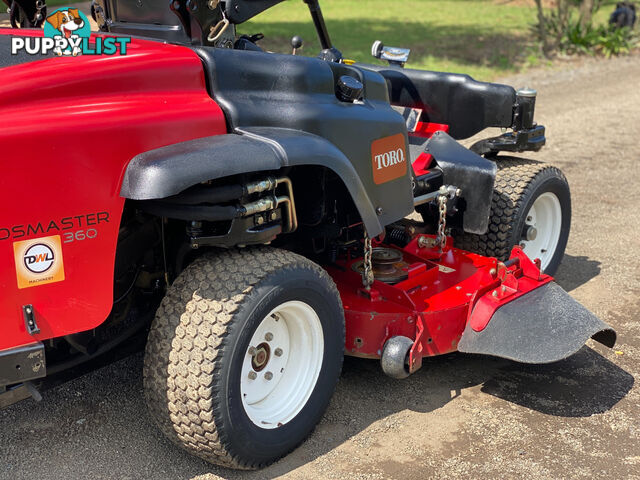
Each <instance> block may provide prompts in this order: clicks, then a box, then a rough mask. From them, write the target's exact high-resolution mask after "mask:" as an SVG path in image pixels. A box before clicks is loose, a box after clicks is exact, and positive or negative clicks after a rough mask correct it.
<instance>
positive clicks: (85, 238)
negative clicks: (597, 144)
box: [0, 0, 615, 468]
mask: <svg viewBox="0 0 640 480" xmlns="http://www.w3.org/2000/svg"><path fill="white" fill-rule="evenodd" d="M304 1H305V3H306V4H307V5H308V7H309V11H310V15H311V19H312V20H313V22H314V24H315V27H316V30H317V33H318V36H319V40H320V45H321V48H322V49H321V51H320V53H319V55H318V56H317V57H315V58H310V57H303V56H299V55H296V53H297V50H299V48H300V47H301V44H302V42H301V39H300V38H299V37H294V39H293V40H292V47H293V54H289V55H282V54H275V53H270V52H267V51H264V50H263V49H262V48H261V47H260V40H261V39H262V38H263V35H262V34H260V33H257V32H256V33H254V34H252V35H248V34H243V35H240V34H239V33H237V31H236V27H237V25H239V24H241V23H243V22H245V21H247V20H248V19H250V18H252V17H254V16H255V15H257V14H259V13H260V12H262V11H264V10H265V9H267V8H269V7H271V6H273V5H275V4H277V3H279V0H226V1H218V0H208V1H205V0H172V1H169V0H149V1H146V2H144V3H142V2H136V1H134V0H94V2H93V5H92V14H93V15H94V17H95V20H96V22H97V24H98V26H99V28H100V30H101V31H100V32H98V33H92V34H91V35H90V36H87V40H88V41H87V45H88V46H89V47H91V48H92V50H91V52H92V53H91V54H88V53H86V52H87V50H86V48H87V47H86V46H85V47H82V48H84V50H82V52H84V53H82V52H79V51H77V50H76V47H74V49H73V51H72V52H71V51H70V50H65V49H64V48H59V49H58V50H57V52H55V51H51V52H49V53H46V54H45V53H38V54H33V53H32V52H33V50H34V47H33V46H34V45H36V44H38V42H40V43H42V45H45V44H46V42H45V41H44V40H46V38H45V37H44V36H43V31H42V30H37V29H31V30H28V29H4V30H2V31H0V67H1V70H0V71H1V72H2V83H1V84H0V114H1V115H2V118H4V119H5V122H4V127H3V128H2V129H1V130H0V149H1V151H2V154H3V158H4V167H3V173H2V176H1V177H0V186H1V189H0V192H1V193H0V194H1V195H2V199H3V201H2V205H3V206H2V210H1V213H0V266H1V268H0V287H1V289H2V290H1V292H2V293H1V295H0V318H1V323H0V406H7V405H9V404H11V403H14V402H16V401H18V400H21V399H25V398H29V397H36V398H38V397H40V396H41V395H40V393H39V391H40V390H41V389H40V386H41V385H42V384H43V382H44V381H45V379H47V378H48V379H51V378H52V375H55V374H57V373H58V372H61V371H62V370H65V369H68V368H70V367H73V366H76V365H79V364H80V363H82V362H85V361H88V360H91V359H94V358H96V357H98V356H101V355H103V354H105V353H106V352H107V351H109V350H114V349H117V348H120V347H121V346H122V345H123V344H124V342H125V341H127V340H130V339H131V338H133V337H136V336H145V337H146V338H147V341H146V351H145V358H144V372H143V373H144V390H145V397H146V401H147V404H148V407H149V411H150V413H151V416H152V417H153V419H154V420H155V422H156V423H157V425H158V426H159V428H160V429H161V430H162V431H163V432H164V433H165V434H166V435H167V436H168V437H169V438H170V439H171V440H172V441H173V442H175V443H176V444H177V445H179V446H181V447H182V448H184V449H186V450H187V451H189V452H191V453H193V454H195V455H197V456H199V457H201V458H204V459H206V460H208V461H210V462H214V463H218V464H221V465H225V466H229V467H234V468H259V467H263V466H265V465H268V464H270V463H272V462H274V461H275V460H276V459H278V458H280V457H282V456H283V455H285V454H287V453H288V452H290V451H291V450H292V449H294V448H295V447H296V446H297V445H299V444H300V443H301V442H302V441H303V440H304V439H305V437H306V436H307V435H308V434H309V433H310V432H311V431H312V429H313V428H314V426H315V425H316V423H317V422H318V421H319V420H320V418H321V417H322V415H323V413H324V411H325V409H326V407H327V405H328V403H329V400H330V398H331V396H332V393H333V390H334V388H335V385H336V382H337V380H338V377H339V375H340V370H341V366H342V360H343V355H344V354H347V355H353V356H357V357H363V358H369V359H375V360H379V361H380V363H381V367H382V371H383V372H384V373H386V374H387V375H390V376H392V377H394V378H404V377H407V376H409V375H410V374H411V373H413V372H415V371H416V370H418V369H419V368H420V367H421V365H422V363H423V362H424V359H425V357H430V356H434V355H441V354H445V353H450V352H455V351H460V352H468V353H474V354H484V355H492V356H497V357H503V358H507V359H511V360H514V361H517V362H524V363H549V362H555V361H559V360H562V359H564V358H566V357H568V356H570V355H572V354H573V353H575V352H576V351H577V350H579V349H580V348H582V346H583V345H584V344H585V342H586V341H587V340H588V339H589V338H593V339H595V340H597V341H598V342H601V343H603V344H605V345H607V346H609V347H611V346H613V345H614V342H615V332H614V331H613V330H612V329H611V328H610V327H609V326H607V325H606V324H605V323H603V322H602V321H601V320H599V319H598V318H597V317H596V316H595V315H593V314H592V313H590V312H589V311H588V310H587V309H585V308H584V307H583V306H581V305H580V304H578V303H577V302H575V301H574V300H573V299H572V298H571V297H570V296H569V295H568V294H567V293H566V292H564V291H563V290H562V289H561V288H560V287H559V286H558V285H557V284H556V283H554V282H553V278H552V277H551V275H553V274H554V272H555V271H556V270H557V268H558V266H559V265H560V263H561V260H562V257H563V253H564V250H565V246H566V243H567V238H568V235H569V227H570V220H571V202H570V193H569V186H568V184H567V181H566V179H565V177H564V175H563V174H562V172H560V170H558V169H557V168H555V167H552V166H550V165H547V164H544V163H540V162H537V161H533V160H526V159H523V158H518V157H515V156H514V155H517V154H520V153H523V152H528V151H538V150H540V148H541V147H542V146H543V145H544V143H545V128H544V127H543V126H542V125H538V124H536V122H535V121H534V109H535V101H536V92H535V91H533V90H531V89H522V90H519V91H516V90H514V89H513V88H512V87H510V86H506V85H500V84H494V83H483V82H478V81H475V80H473V79H472V78H470V77H469V76H466V75H459V74H450V73H438V72H432V71H419V70H412V69H410V68H406V66H405V64H406V63H407V61H408V58H409V53H410V52H409V51H408V50H407V49H402V48H394V47H389V46H385V45H384V44H383V43H382V42H380V41H376V42H375V43H374V44H373V47H372V54H373V56H374V57H376V59H377V60H375V61H373V63H375V65H370V64H364V63H363V64H361V63H357V62H354V61H352V60H349V59H348V57H345V56H343V54H342V53H341V51H340V50H338V48H337V47H336V46H334V45H333V43H332V42H331V39H330V37H329V34H328V30H327V27H326V25H325V22H324V20H323V16H322V12H321V10H320V6H319V5H318V2H317V1H316V0H304ZM38 5H39V6H40V7H43V8H44V5H43V4H42V5H41V4H39V3H38ZM36 10H37V9H36ZM41 11H42V9H41V10H40V12H41ZM60 12H62V13H60ZM54 15H55V17H54V20H55V22H54V20H50V19H51V18H52V16H54ZM80 17H81V15H79V13H78V11H77V10H76V9H73V10H71V9H68V10H65V9H62V11H61V10H58V11H57V12H53V13H51V14H50V16H48V17H47V22H49V23H51V28H52V29H55V28H57V29H58V30H59V31H63V29H64V28H66V27H64V25H66V24H67V23H68V24H69V25H70V26H69V27H68V28H67V30H64V31H65V32H66V33H65V35H66V38H67V39H69V38H73V37H74V35H75V34H74V33H73V32H72V31H71V30H70V29H71V28H72V27H73V28H80V27H81V22H83V23H82V25H84V22H85V20H83V19H82V18H80ZM52 22H54V23H52ZM65 22H66V23H65ZM72 22H73V23H72ZM61 25H62V27H61ZM46 28H49V27H48V26H47V24H45V29H46ZM50 31H53V30H50ZM70 32H71V33H70ZM45 33H46V30H45ZM87 35H88V34H87ZM114 38H115V39H116V40H118V41H121V43H122V44H125V43H126V44H127V49H126V52H122V51H120V52H118V53H116V54H107V53H100V52H99V50H100V49H99V48H98V47H99V46H100V45H107V44H108V40H109V39H111V40H110V41H111V42H112V43H113V39H114ZM56 41H57V40H56ZM49 43H52V42H49ZM20 45H23V46H24V45H26V46H27V47H28V48H26V49H20V48H19V47H20ZM29 45H31V47H29ZM77 48H78V49H80V47H77ZM385 62H386V63H385ZM488 127H501V128H502V129H503V130H504V133H502V134H501V135H499V136H496V137H491V138H485V139H483V140H481V141H479V142H477V143H475V144H473V145H472V146H471V147H470V148H466V147H464V146H462V145H461V144H460V143H458V141H459V140H461V139H466V138H469V137H472V136H474V135H476V134H477V133H479V132H481V131H483V130H485V129H486V128H488ZM408 217H410V218H408Z"/></svg>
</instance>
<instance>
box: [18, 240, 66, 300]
mask: <svg viewBox="0 0 640 480" xmlns="http://www.w3.org/2000/svg"><path fill="white" fill-rule="evenodd" d="M13 253H14V259H15V263H16V279H17V280H18V288H29V287H35V286H37V285H44V284H47V283H54V282H61V281H63V280H64V266H63V264H62V245H61V242H60V235H53V236H50V237H42V238H35V239H33V240H23V241H21V242H13Z"/></svg>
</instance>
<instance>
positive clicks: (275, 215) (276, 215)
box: [270, 210, 278, 221]
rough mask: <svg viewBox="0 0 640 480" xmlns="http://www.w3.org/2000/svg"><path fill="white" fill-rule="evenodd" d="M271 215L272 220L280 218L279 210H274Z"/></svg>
mask: <svg viewBox="0 0 640 480" xmlns="http://www.w3.org/2000/svg"><path fill="white" fill-rule="evenodd" d="M270 217H271V221H274V220H276V219H277V218H278V212H276V211H275V210H274V211H273V212H271V214H270Z"/></svg>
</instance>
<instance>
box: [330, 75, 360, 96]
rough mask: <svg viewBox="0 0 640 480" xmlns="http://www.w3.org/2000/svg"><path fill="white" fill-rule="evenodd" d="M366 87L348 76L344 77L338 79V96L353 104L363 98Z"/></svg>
mask: <svg viewBox="0 0 640 480" xmlns="http://www.w3.org/2000/svg"><path fill="white" fill-rule="evenodd" d="M362 90H364V86H363V85H362V83H361V82H360V81H359V80H357V79H355V78H353V77H350V76H348V75H343V76H342V77H340V78H339V79H338V85H337V89H336V96H337V97H338V98H339V99H340V100H342V101H343V102H353V101H354V100H358V99H360V98H361V97H362Z"/></svg>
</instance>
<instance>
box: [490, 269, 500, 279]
mask: <svg viewBox="0 0 640 480" xmlns="http://www.w3.org/2000/svg"><path fill="white" fill-rule="evenodd" d="M496 273H498V272H497V271H496V269H495V268H492V269H491V270H489V275H491V276H492V277H495V276H496Z"/></svg>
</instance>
